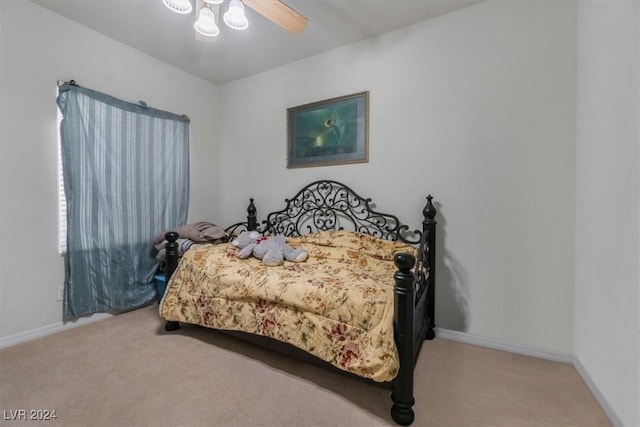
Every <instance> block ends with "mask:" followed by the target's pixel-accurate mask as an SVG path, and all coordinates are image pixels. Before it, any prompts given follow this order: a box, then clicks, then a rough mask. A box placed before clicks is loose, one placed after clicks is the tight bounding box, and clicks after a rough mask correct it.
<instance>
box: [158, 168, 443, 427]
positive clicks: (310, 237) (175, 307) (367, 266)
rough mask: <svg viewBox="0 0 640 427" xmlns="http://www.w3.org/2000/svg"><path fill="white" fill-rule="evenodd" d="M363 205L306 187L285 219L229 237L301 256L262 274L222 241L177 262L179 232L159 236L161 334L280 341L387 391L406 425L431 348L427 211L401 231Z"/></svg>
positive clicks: (431, 241)
mask: <svg viewBox="0 0 640 427" xmlns="http://www.w3.org/2000/svg"><path fill="white" fill-rule="evenodd" d="M373 206H374V205H373V203H372V200H371V199H370V198H364V197H361V196H360V195H359V194H357V193H356V192H355V191H353V190H352V189H351V188H350V187H348V186H346V185H344V184H342V183H339V182H337V181H333V180H320V181H315V182H312V183H310V184H308V185H306V186H304V187H303V188H302V189H301V190H300V191H298V192H297V193H296V194H295V195H294V196H293V197H291V198H288V199H285V206H284V208H283V209H282V210H279V211H275V212H271V213H269V214H268V215H267V216H266V219H265V220H264V221H262V222H259V221H258V215H257V209H256V207H255V204H254V200H253V199H250V202H249V206H248V208H247V213H248V215H247V219H246V221H242V222H239V223H236V224H233V225H232V226H230V227H228V228H227V229H226V230H227V232H228V233H229V235H231V236H234V235H237V234H238V233H240V232H241V231H245V230H252V231H257V232H259V233H260V234H261V235H262V236H266V237H268V236H274V235H280V234H281V235H284V236H286V238H287V244H288V245H290V246H291V247H293V248H299V247H303V248H304V249H306V250H307V252H308V258H307V260H306V261H304V262H300V263H294V262H285V263H284V265H282V266H277V267H267V266H265V265H263V264H262V263H261V261H260V260H258V259H255V258H248V259H240V258H238V257H237V256H236V248H235V247H234V246H233V245H232V244H231V243H229V242H227V243H221V244H215V245H203V246H199V247H197V248H195V249H192V250H189V251H188V252H186V253H184V255H183V256H182V257H181V258H180V260H179V259H178V248H177V246H178V245H177V243H176V240H177V239H178V237H179V236H178V235H177V233H174V232H171V233H167V235H166V240H167V241H168V243H167V244H166V268H165V271H166V275H167V278H169V279H168V281H167V290H166V292H165V294H164V297H163V298H162V301H161V303H160V315H161V316H162V317H163V318H164V319H165V320H167V322H166V324H165V330H167V331H174V330H176V329H178V328H179V325H180V323H188V324H195V325H200V326H204V327H208V328H213V329H217V330H223V331H239V332H240V333H243V334H249V336H257V337H260V339H263V340H264V339H266V340H267V341H272V342H274V343H279V342H281V343H286V345H292V346H294V347H296V348H298V349H300V350H302V351H303V352H305V353H308V354H310V355H312V356H313V358H317V359H319V360H322V361H324V362H326V363H328V364H330V365H331V366H332V367H334V368H337V369H338V370H339V371H342V372H345V373H347V374H349V375H356V376H357V377H359V378H364V379H366V380H368V381H374V382H377V383H384V384H390V386H391V389H392V393H391V400H392V405H391V416H392V418H393V420H394V421H395V422H396V423H398V424H400V425H409V424H411V423H412V422H413V420H414V411H413V405H414V398H413V371H414V366H415V362H416V360H417V358H418V356H419V354H420V349H421V348H422V343H423V341H424V340H425V339H433V338H434V337H435V332H434V327H435V323H434V314H435V305H434V297H435V233H436V220H435V216H436V209H435V207H434V205H433V200H432V197H431V196H430V195H429V196H427V202H426V205H425V206H424V209H423V210H422V230H413V231H410V230H409V227H408V226H407V225H405V224H403V223H401V222H400V220H399V219H398V217H396V216H395V215H392V214H387V213H381V212H378V211H376V210H374V209H373Z"/></svg>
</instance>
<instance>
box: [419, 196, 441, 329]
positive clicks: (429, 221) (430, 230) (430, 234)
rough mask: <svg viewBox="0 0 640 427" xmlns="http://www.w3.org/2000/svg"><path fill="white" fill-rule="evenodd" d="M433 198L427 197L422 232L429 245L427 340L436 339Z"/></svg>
mask: <svg viewBox="0 0 640 427" xmlns="http://www.w3.org/2000/svg"><path fill="white" fill-rule="evenodd" d="M432 200H433V196H431V194H429V195H428V196H427V204H426V205H425V207H424V209H423V210H422V214H423V215H424V220H423V221H422V232H423V233H425V235H426V238H427V244H428V245H429V287H428V288H427V316H428V317H429V325H427V334H426V336H425V338H426V339H428V340H432V339H434V338H435V337H436V332H435V327H436V309H435V307H436V224H437V221H436V219H435V218H436V214H437V213H438V211H437V210H436V207H435V206H433V203H432Z"/></svg>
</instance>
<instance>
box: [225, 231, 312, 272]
mask: <svg viewBox="0 0 640 427" xmlns="http://www.w3.org/2000/svg"><path fill="white" fill-rule="evenodd" d="M231 244H232V245H233V246H235V247H236V248H238V249H240V250H239V251H238V252H237V253H236V255H237V257H238V258H243V259H244V258H248V257H249V256H251V255H253V256H255V257H256V258H258V259H260V260H262V262H263V263H264V265H267V266H269V267H273V266H277V265H282V264H283V263H284V260H285V259H286V260H287V261H291V262H302V261H305V260H306V259H307V257H308V256H309V254H308V253H307V251H306V249H304V248H297V249H293V248H291V246H289V245H288V244H287V242H286V238H285V237H284V236H283V235H282V234H278V235H276V236H274V237H271V238H265V237H261V236H260V233H258V232H257V231H243V232H242V233H240V235H239V236H238V237H237V238H235V239H234V240H233V241H232V242H231Z"/></svg>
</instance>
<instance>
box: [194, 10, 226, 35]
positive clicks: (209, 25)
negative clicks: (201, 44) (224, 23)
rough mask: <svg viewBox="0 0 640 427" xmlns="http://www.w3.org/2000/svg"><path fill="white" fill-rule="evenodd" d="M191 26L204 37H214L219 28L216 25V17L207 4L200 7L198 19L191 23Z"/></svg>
mask: <svg viewBox="0 0 640 427" xmlns="http://www.w3.org/2000/svg"><path fill="white" fill-rule="evenodd" d="M193 28H195V30H196V31H197V32H198V33H200V34H202V35H203V36H206V37H215V36H217V35H218V34H220V28H218V26H217V25H216V17H215V15H214V14H213V11H212V10H211V9H209V8H208V7H207V6H204V7H203V8H202V9H200V13H199V14H198V20H197V21H196V22H195V24H193Z"/></svg>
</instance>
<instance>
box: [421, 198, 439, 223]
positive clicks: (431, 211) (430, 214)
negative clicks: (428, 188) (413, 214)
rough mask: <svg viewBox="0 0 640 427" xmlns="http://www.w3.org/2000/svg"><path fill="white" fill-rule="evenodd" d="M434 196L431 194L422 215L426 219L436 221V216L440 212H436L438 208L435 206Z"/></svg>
mask: <svg viewBox="0 0 640 427" xmlns="http://www.w3.org/2000/svg"><path fill="white" fill-rule="evenodd" d="M432 200H433V196H432V195H431V194H429V195H428V196H427V204H426V205H425V206H424V209H423V210H422V214H423V215H424V217H425V218H428V219H434V218H435V217H436V214H437V213H438V211H437V210H436V207H435V206H434V205H433V202H432Z"/></svg>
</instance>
